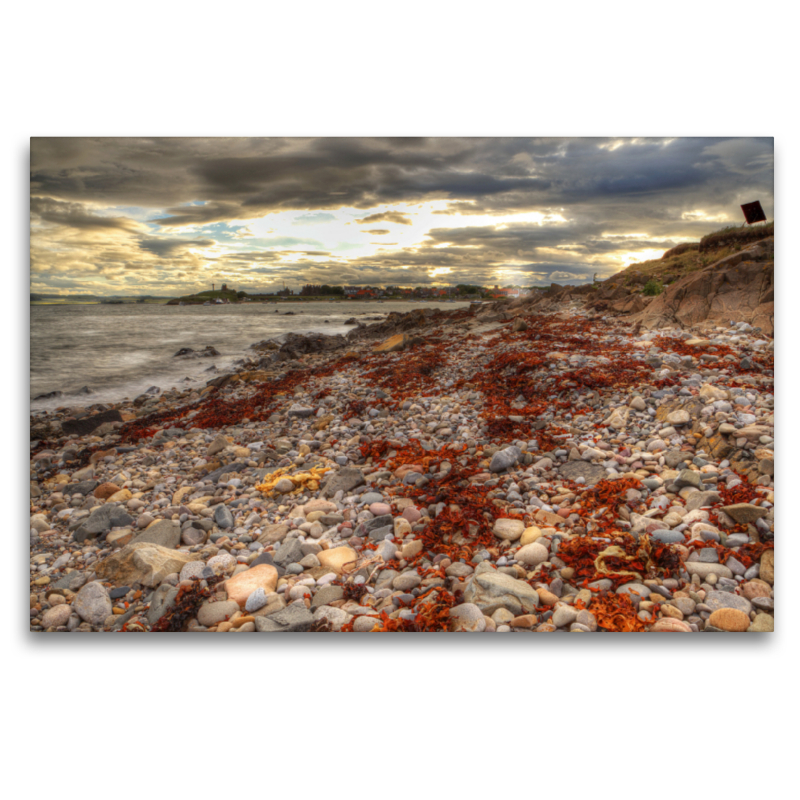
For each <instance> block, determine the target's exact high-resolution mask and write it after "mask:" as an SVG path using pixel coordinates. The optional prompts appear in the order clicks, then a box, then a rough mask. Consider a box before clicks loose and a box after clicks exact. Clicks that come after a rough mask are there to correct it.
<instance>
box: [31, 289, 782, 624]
mask: <svg viewBox="0 0 800 800" xmlns="http://www.w3.org/2000/svg"><path fill="white" fill-rule="evenodd" d="M695 280H696V279H695ZM762 299H763V298H762ZM592 301H594V302H592ZM659 302H660V306H659V308H660V309H661V308H662V307H663V306H664V302H663V301H659ZM627 310H628V311H629V312H631V313H632V314H634V315H635V314H637V313H638V314H639V317H638V318H637V317H633V316H625V315H620V314H617V315H616V316H614V315H613V314H612V313H610V312H609V309H608V308H599V309H598V308H597V302H596V297H595V298H591V297H590V296H589V295H588V294H587V293H586V292H583V293H579V292H575V293H572V294H570V293H569V292H563V291H561V290H558V289H554V290H553V291H552V292H551V293H549V294H548V293H543V294H541V295H537V296H533V297H530V298H526V299H524V300H517V301H514V302H508V301H500V302H498V303H494V304H492V305H484V306H480V307H477V308H471V309H458V310H455V311H450V312H445V311H438V310H435V309H432V308H425V309H418V310H415V311H413V312H411V313H409V314H404V315H397V314H393V315H390V316H389V318H388V319H387V320H385V321H382V322H380V323H377V324H374V325H370V326H359V327H358V328H356V329H354V330H353V331H351V332H350V333H349V334H348V335H347V336H323V335H322V334H316V335H312V336H296V335H295V336H289V337H288V338H287V339H286V341H284V342H283V343H280V344H279V343H274V342H259V343H257V344H256V345H254V349H253V358H252V359H250V361H249V362H247V363H245V364H243V365H242V366H241V367H240V368H239V370H238V371H237V372H235V373H230V374H226V375H222V376H217V377H215V378H213V379H212V380H211V381H209V383H208V385H206V386H205V387H204V388H202V389H200V390H198V389H187V390H186V391H182V392H180V391H172V392H161V391H160V390H157V389H155V388H154V390H153V391H151V392H149V393H147V394H145V395H141V396H140V397H137V398H135V399H134V400H132V401H130V402H122V403H119V404H116V405H114V406H109V405H104V406H99V405H94V406H87V407H86V408H82V409H77V408H62V409H58V410H56V411H55V412H42V413H38V414H36V415H34V416H32V417H31V466H30V469H31V507H30V511H31V516H30V545H31V559H30V624H31V630H35V631H115V632H136V631H196V632H202V631H207V632H218V633H222V632H229V633H245V632H292V631H316V632H325V631H339V632H349V631H354V632H368V631H409V632H413V631H474V632H498V633H501V632H506V633H529V632H595V631H597V632H602V631H637V632H638V631H641V632H644V631H656V632H657V631H664V632H710V631H749V632H758V631H772V630H773V627H774V549H773V537H774V503H775V497H774V484H773V480H774V438H773V437H774V407H773V369H774V367H773V349H774V341H773V339H772V338H770V334H771V329H770V330H769V332H766V331H764V330H763V329H761V328H758V327H754V326H753V325H752V324H751V323H750V322H747V321H738V322H733V323H731V322H730V321H728V322H725V323H720V321H719V319H718V318H717V317H714V318H713V319H707V318H706V319H701V320H700V321H699V322H697V324H693V326H692V327H689V326H687V325H685V324H681V323H680V322H679V321H676V320H675V315H674V314H672V312H670V315H667V314H665V313H664V312H663V310H661V311H659V317H658V325H657V327H656V329H654V330H647V329H646V326H642V324H641V319H642V317H641V309H638V310H637V309H635V308H628V309H627ZM758 314H759V315H760V317H761V318H764V317H765V314H764V308H763V305H760V306H759V309H758ZM707 316H708V315H707ZM733 318H734V319H735V316H734V317H733ZM693 322H696V320H693ZM670 325H673V326H672V327H670ZM254 338H256V337H255V336H254Z"/></svg>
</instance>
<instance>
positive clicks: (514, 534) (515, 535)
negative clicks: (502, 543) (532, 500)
mask: <svg viewBox="0 0 800 800" xmlns="http://www.w3.org/2000/svg"><path fill="white" fill-rule="evenodd" d="M493 530H494V535H495V536H496V537H497V538H498V539H505V540H507V541H510V542H514V541H516V540H517V539H519V538H520V536H522V534H523V532H524V530H525V523H524V522H523V521H522V520H519V519H509V518H507V517H501V518H500V519H498V520H497V521H496V522H495V523H494V529H493ZM528 546H530V545H528Z"/></svg>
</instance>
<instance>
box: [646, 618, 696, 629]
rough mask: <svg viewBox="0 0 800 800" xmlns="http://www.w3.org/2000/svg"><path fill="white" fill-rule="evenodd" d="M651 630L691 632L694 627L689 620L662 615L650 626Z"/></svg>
mask: <svg viewBox="0 0 800 800" xmlns="http://www.w3.org/2000/svg"><path fill="white" fill-rule="evenodd" d="M650 630H651V631H656V632H658V631H660V632H661V633H691V632H692V629H691V627H690V626H689V623H688V622H684V621H683V620H682V619H675V618H674V617H662V618H661V619H659V620H657V621H656V623H655V625H653V627H652V628H650Z"/></svg>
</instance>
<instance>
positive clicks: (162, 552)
mask: <svg viewBox="0 0 800 800" xmlns="http://www.w3.org/2000/svg"><path fill="white" fill-rule="evenodd" d="M201 558H202V556H201V555H200V554H199V553H183V552H181V551H180V550H170V549H169V548H167V547H160V546H159V545H157V544H151V543H149V542H140V543H138V544H128V545H125V547H123V548H122V550H120V551H119V552H117V553H113V554H112V555H110V556H108V557H107V558H105V559H103V560H102V561H101V562H100V563H99V564H98V565H97V566H96V568H95V573H96V574H97V577H98V578H102V579H103V580H107V581H110V582H111V583H114V584H115V585H116V586H130V585H131V584H134V583H140V584H142V586H149V587H155V586H158V585H159V584H160V583H161V582H162V581H163V580H164V578H166V577H167V575H171V574H172V573H173V572H178V573H179V572H180V571H181V570H182V569H183V567H184V565H185V564H188V563H189V562H190V561H200V560H201Z"/></svg>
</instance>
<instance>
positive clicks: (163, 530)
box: [131, 519, 181, 550]
mask: <svg viewBox="0 0 800 800" xmlns="http://www.w3.org/2000/svg"><path fill="white" fill-rule="evenodd" d="M142 542H144V543H149V544H157V545H159V546H161V547H168V548H169V549H170V550H174V549H175V548H176V547H178V545H180V543H181V526H180V525H179V524H178V523H177V522H173V521H172V520H171V519H159V520H157V521H156V522H154V523H153V524H152V525H149V526H148V527H147V528H146V529H145V530H143V531H142V532H141V533H140V534H138V535H137V536H135V537H134V538H133V539H131V544H139V543H142Z"/></svg>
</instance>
